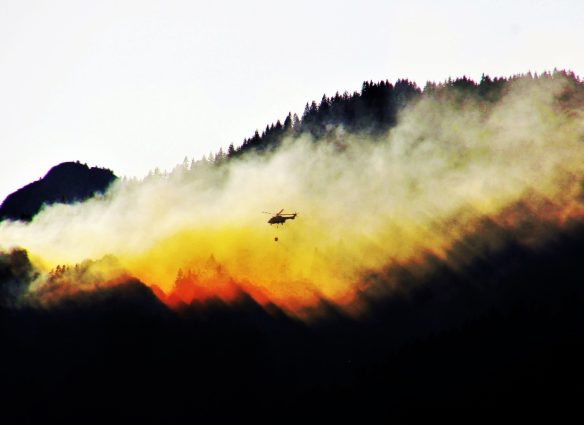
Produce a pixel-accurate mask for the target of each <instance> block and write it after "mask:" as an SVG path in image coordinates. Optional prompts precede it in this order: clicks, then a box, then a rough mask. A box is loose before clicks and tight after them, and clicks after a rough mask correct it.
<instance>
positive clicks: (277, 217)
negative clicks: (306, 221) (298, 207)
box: [262, 209, 298, 224]
mask: <svg viewBox="0 0 584 425" xmlns="http://www.w3.org/2000/svg"><path fill="white" fill-rule="evenodd" d="M283 211H284V209H281V210H280V211H278V212H277V213H271V212H266V211H262V212H263V213H264V214H272V217H271V218H270V219H269V220H268V223H269V224H284V223H285V222H286V220H294V219H295V218H296V216H297V215H298V213H292V214H282V212H283Z"/></svg>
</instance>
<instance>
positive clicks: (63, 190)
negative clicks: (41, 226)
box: [0, 162, 117, 221]
mask: <svg viewBox="0 0 584 425" xmlns="http://www.w3.org/2000/svg"><path fill="white" fill-rule="evenodd" d="M116 178H117V177H116V176H115V174H114V173H113V172H112V171H111V170H108V169H106V168H97V167H92V168H89V167H88V166H87V165H86V164H80V163H79V162H63V163H62V164H59V165H56V166H54V167H53V168H51V169H50V170H49V172H48V173H47V174H46V175H45V176H44V177H43V178H42V179H39V180H37V181H36V182H33V183H30V184H27V185H26V186H24V187H22V188H20V189H19V190H17V191H16V192H14V193H12V194H10V195H8V197H6V199H5V200H4V202H3V203H2V204H1V205H0V221H2V220H7V219H9V220H22V221H30V220H32V218H33V217H34V216H35V215H36V214H37V213H38V212H39V211H40V210H41V208H42V207H43V205H51V204H54V203H66V204H70V203H73V202H81V201H84V200H86V199H89V198H91V197H92V196H94V195H95V194H96V193H103V192H105V191H106V189H107V188H108V187H109V185H110V184H111V183H112V182H113V181H114V180H115V179H116Z"/></svg>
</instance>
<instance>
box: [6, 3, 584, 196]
mask: <svg viewBox="0 0 584 425" xmlns="http://www.w3.org/2000/svg"><path fill="white" fill-rule="evenodd" d="M583 41H584V1H581V0H564V1H562V0H553V1H546V0H543V1H537V0H533V1H526V0H515V1H514V0H508V1H502V0H501V1H499V0H484V1H483V0H479V1H468V0H467V1H463V0H460V1H457V0H444V1H430V0H426V1H424V0H406V1H401V0H394V1H391V0H388V1H381V0H377V1H376V0H356V1H341V0H335V1H316V0H308V1H305V0H296V1H286V2H281V1H274V0H272V1H267V0H266V1H263V0H246V1H217V0H215V1H207V2H203V1H194V0H191V1H187V0H127V1H124V0H100V1H93V0H86V1H81V0H78V1H73V0H47V1H32V0H0V202H1V201H2V200H3V199H4V197H5V196H7V195H8V194H9V193H10V192H13V191H14V190H16V189H18V188H19V187H21V186H23V185H24V184H27V183H29V182H31V181H34V180H37V179H38V178H40V177H41V176H42V175H44V174H45V173H46V171H48V169H49V168H50V167H52V166H54V165H56V164H58V163H60V162H63V161H68V160H80V161H81V162H87V163H88V164H89V165H92V166H93V165H98V166H104V167H108V168H111V169H113V170H114V172H116V174H117V175H118V176H124V175H126V176H138V177H142V176H143V175H145V174H146V173H147V172H148V171H149V170H151V169H154V167H157V166H158V167H160V168H161V169H171V168H172V167H173V166H174V165H176V164H177V163H179V162H181V161H182V159H183V158H184V157H185V156H188V157H189V158H191V157H195V158H197V159H198V158H200V157H201V156H202V155H203V154H208V153H209V152H211V151H212V152H216V151H217V150H218V149H219V148H220V147H223V148H226V147H227V146H228V145H229V143H234V144H235V145H238V144H240V143H241V142H242V140H243V138H244V137H247V136H251V135H252V134H253V132H254V131H255V129H256V128H257V129H259V130H260V131H261V130H262V129H264V128H265V126H266V124H269V123H272V122H275V121H276V120H277V119H283V118H284V117H285V116H286V114H287V113H288V111H292V112H297V113H298V114H299V115H300V114H301V113H302V111H303V109H304V104H305V103H306V102H307V101H312V100H317V101H318V100H320V98H321V97H322V95H323V93H326V94H327V95H332V94H334V93H335V92H336V91H339V92H343V91H344V90H348V91H349V92H352V91H354V90H359V89H360V87H361V83H362V82H363V81H364V80H374V81H376V80H381V79H384V80H385V79H388V80H390V81H391V82H395V80H396V79H398V78H409V79H410V80H415V81H416V82H417V83H418V84H419V85H420V86H421V87H423V85H424V84H425V82H426V81H427V80H433V81H443V80H445V79H447V78H448V77H449V76H451V77H453V78H454V77H459V76H462V75H467V76H470V77H472V78H474V79H480V76H481V74H482V73H483V72H484V73H486V74H489V75H491V76H502V75H503V76H508V75H510V74H513V73H521V72H527V71H530V70H531V71H536V72H541V71H544V70H552V69H553V68H554V67H557V68H558V69H564V68H566V69H571V70H573V71H574V72H576V74H578V75H580V76H584V54H583V52H584V44H583Z"/></svg>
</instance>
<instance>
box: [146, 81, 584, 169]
mask: <svg viewBox="0 0 584 425" xmlns="http://www.w3.org/2000/svg"><path fill="white" fill-rule="evenodd" d="M557 78H565V79H567V80H568V81H569V82H570V84H571V88H572V89H573V90H571V94H577V95H578V96H579V98H582V99H584V83H583V82H582V81H581V80H580V78H579V77H578V76H576V75H575V74H574V73H573V72H572V71H558V70H554V71H553V72H544V73H542V74H532V73H531V72H530V73H527V74H517V75H513V76H511V77H508V78H506V77H496V78H491V77H489V76H488V75H484V74H483V76H482V77H481V80H480V81H479V82H478V83H477V82H476V81H474V80H472V79H471V78H468V77H466V76H463V77H460V78H457V79H454V80H453V79H451V78H449V79H448V80H446V81H444V82H442V83H434V82H427V83H426V85H425V86H424V88H423V89H420V88H419V87H418V86H417V85H416V83H415V82H412V81H409V80H407V79H400V80H397V81H396V82H395V84H392V83H390V82H389V81H387V80H385V81H380V82H377V83H374V82H372V81H365V82H364V83H363V85H362V87H361V91H360V92H357V91H355V92H353V93H352V94H350V93H348V92H347V91H345V92H344V93H342V94H340V93H339V92H337V93H335V95H334V96H332V97H328V96H326V95H323V97H322V99H321V100H320V102H318V103H317V102H316V101H312V102H310V103H306V106H305V108H304V112H303V113H302V116H301V117H298V115H297V114H292V113H289V114H288V116H286V118H285V119H284V120H283V122H282V121H280V120H278V121H277V122H276V123H275V124H274V123H272V124H270V125H267V126H266V128H265V129H264V130H263V131H262V132H261V133H260V131H259V130H256V131H255V132H254V134H253V136H251V137H249V138H246V139H244V140H243V143H242V144H241V145H239V146H235V145H234V144H233V143H232V144H230V145H229V147H228V149H227V151H224V150H223V148H221V149H220V150H219V151H218V152H217V153H216V154H212V153H211V154H209V156H204V157H203V158H202V159H201V160H198V161H196V160H192V161H188V159H187V158H185V160H184V163H183V164H179V165H178V166H177V168H178V167H180V168H183V169H194V168H200V167H202V166H205V165H208V164H215V165H220V164H223V163H224V161H226V160H229V159H231V158H236V157H240V156H242V155H244V154H246V153H249V152H255V153H262V152H269V151H271V150H273V149H275V148H277V147H278V146H279V145H280V143H281V142H282V141H283V139H284V138H285V137H287V136H288V137H298V136H299V135H300V134H310V135H312V136H313V137H315V138H323V137H326V136H327V135H328V134H329V133H330V132H331V131H332V130H334V129H335V128H337V127H338V126H343V128H344V130H345V131H347V132H350V133H367V134H380V133H382V132H384V131H387V130H388V129H390V128H392V127H393V126H395V125H396V123H397V116H398V113H399V112H400V110H402V109H403V108H404V107H406V106H407V105H408V104H410V103H411V102H413V101H416V100H418V99H420V98H422V97H425V96H437V97H440V96H448V97H450V98H456V97H457V98H458V99H459V100H461V101H462V100H463V99H468V98H473V99H475V100H477V101H482V102H487V103H495V102H497V101H498V100H499V99H500V98H501V97H502V96H503V95H504V93H505V91H506V90H507V89H508V87H509V85H510V83H512V82H514V81H517V80H521V79H525V80H538V79H557ZM158 173H159V172H157V171H155V172H154V173H153V174H155V175H156V174H158Z"/></svg>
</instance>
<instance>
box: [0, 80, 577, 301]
mask: <svg viewBox="0 0 584 425" xmlns="http://www.w3.org/2000/svg"><path fill="white" fill-rule="evenodd" d="M566 90H568V82H567V81H566V80H563V79H559V78H555V79H535V80H533V79H525V80H522V79H519V80H517V81H514V82H513V83H511V84H510V89H509V91H508V93H506V95H505V96H503V97H502V99H501V100H500V101H499V102H497V103H496V104H491V103H488V102H484V101H479V100H476V99H474V98H471V97H464V96H462V97H461V95H457V94H456V93H454V92H453V93H451V94H448V93H447V94H443V95H436V96H432V95H428V96H424V97H422V98H421V99H420V100H419V101H417V102H415V103H412V104H410V105H409V106H408V107H407V108H406V109H405V110H403V111H402V113H401V116H400V117H399V122H398V125H397V126H396V127H394V128H393V129H391V130H390V131H389V132H387V133H385V134H383V135H375V136H365V135H355V134H350V133H347V132H345V131H344V130H343V128H342V127H337V128H335V129H332V130H331V131H330V133H329V135H328V136H326V137H325V139H324V140H314V139H313V138H312V137H310V136H308V135H301V136H299V137H293V136H290V137H288V138H287V139H286V140H284V142H283V143H282V145H281V147H280V148H279V149H278V150H277V151H276V152H273V153H270V154H268V155H263V156H254V155H246V156H244V157H242V158H238V159H234V160H231V161H228V162H226V163H224V164H222V165H220V166H211V165H209V166H204V165H203V166H199V167H197V169H193V170H188V169H177V170H176V171H175V172H173V173H172V174H170V175H168V176H156V175H155V176H151V177H148V178H146V179H144V180H143V181H140V182H135V181H120V182H117V183H116V184H115V185H114V186H113V187H112V188H111V189H110V190H109V191H108V193H106V194H105V195H104V196H103V197H99V198H95V199H92V200H89V201H86V202H84V203H80V204H75V205H53V206H50V207H47V208H46V209H45V210H44V211H43V212H42V213H41V214H39V215H38V216H37V217H35V219H34V220H33V221H32V222H31V223H29V224H25V223H15V222H4V223H2V224H0V243H1V246H0V248H2V249H10V248H14V247H23V248H26V249H27V250H28V251H29V253H30V257H31V260H32V262H33V264H34V265H35V267H36V268H37V269H38V270H40V271H42V272H43V273H42V274H41V276H40V277H39V278H38V279H37V280H36V281H35V282H34V284H33V285H32V286H31V289H30V296H31V297H33V298H34V297H40V298H42V297H44V296H45V295H43V294H47V293H54V291H50V290H48V289H47V285H50V284H51V282H53V283H54V282H55V279H57V280H59V281H60V282H61V286H62V287H63V285H64V286H67V285H72V286H75V285H77V286H78V287H79V288H83V287H87V288H88V290H92V289H91V288H93V287H94V286H92V285H93V284H89V283H87V282H94V281H95V276H99V280H100V282H102V283H107V282H119V281H121V277H123V278H126V277H128V276H133V277H136V278H138V279H139V280H141V281H143V282H144V283H146V284H147V285H150V286H153V287H155V292H156V293H157V294H158V295H159V296H160V297H161V298H162V299H164V300H165V301H167V302H169V303H170V304H173V303H176V302H179V301H183V302H190V301H191V300H192V299H204V298H206V297H213V296H218V297H220V298H223V299H225V300H229V299H231V298H233V297H234V296H235V294H236V293H237V292H238V291H239V290H241V291H244V292H246V293H248V294H250V295H251V296H252V297H253V298H254V299H255V300H256V301H257V302H260V303H268V302H271V303H275V304H276V305H279V306H280V307H283V308H285V309H288V310H289V311H297V310H299V309H301V308H304V307H310V306H314V305H317V304H318V302H319V301H320V300H321V299H325V300H327V301H329V302H332V303H335V304H338V305H341V306H346V307H348V308H350V306H351V305H352V303H353V301H354V299H355V296H356V294H357V293H358V292H359V291H360V290H362V288H363V283H362V281H363V279H362V277H363V276H364V275H366V274H368V273H371V272H375V271H379V270H382V269H385V268H386V267H388V266H391V265H395V266H399V265H404V264H409V263H412V262H416V261H417V260H419V259H420V258H422V257H423V256H424V255H426V254H427V253H428V252H431V253H432V254H433V255H436V256H437V257H438V258H446V256H447V253H448V250H449V249H450V248H451V247H452V246H453V245H454V244H455V243H457V242H458V241H460V240H461V239H462V238H464V236H465V235H468V234H469V233H473V232H476V231H477V229H479V228H480V226H479V224H480V223H481V220H484V219H485V218H490V219H492V220H495V221H496V222H497V223H499V224H500V225H501V226H502V227H503V228H505V229H507V230H508V231H509V232H511V233H517V234H518V235H520V236H521V235H522V236H521V242H522V243H525V244H537V243H538V241H539V240H540V239H541V240H544V239H545V237H546V232H545V229H546V228H547V227H546V226H548V225H549V223H552V224H553V225H554V226H560V227H561V226H562V225H563V224H564V223H565V222H566V221H567V220H570V219H573V218H577V217H582V215H583V214H584V209H583V207H582V202H581V201H582V183H581V182H582V177H583V172H584V169H583V168H584V149H583V146H582V143H583V138H584V120H583V118H584V116H583V114H584V105H582V104H581V103H575V104H569V103H568V104H566V102H561V99H562V96H564V95H565V93H566ZM282 208H284V209H285V210H286V212H298V213H299V215H298V217H297V218H296V219H295V220H294V221H288V222H286V224H285V225H283V226H282V227H281V228H275V227H272V226H269V225H267V224H266V220H267V219H268V218H269V217H268V216H263V215H261V212H262V211H266V210H267V211H279V210H280V209H282ZM526 218H528V221H530V222H531V223H532V224H533V223H535V224H534V225H533V226H532V228H533V229H536V230H534V232H531V233H530V234H529V235H527V234H525V233H521V232H520V231H519V230H520V229H519V227H520V226H519V225H520V224H521V223H524V222H525V220H526ZM548 227H549V226H548ZM540 228H541V229H540ZM537 229H540V230H537ZM276 237H277V238H278V240H277V241H275V238H276ZM489 238H491V239H489ZM493 238H495V239H496V238H497V236H492V235H491V236H490V235H485V239H486V240H487V241H488V243H487V245H489V246H490V247H493V246H496V245H497V241H496V240H492V239H493ZM461 255H462V257H464V256H465V255H468V256H476V255H480V252H477V251H476V250H469V251H468V252H467V253H462V254H461ZM110 256H113V257H114V258H115V267H114V266H112V261H114V260H111V258H112V257H110ZM104 257H105V258H106V260H102V259H103V258H104ZM108 259H109V260H108ZM87 260H91V262H90V263H87V262H86V263H85V265H84V266H81V268H82V269H83V270H85V271H84V272H83V273H81V272H79V266H77V268H75V264H82V263H83V262H84V261H87ZM95 260H98V261H95ZM460 261H464V258H462V259H460ZM58 265H68V268H67V269H61V268H60V269H59V273H58V274H59V276H57V277H55V268H56V267H57V266H58ZM51 270H53V271H52V272H50V271H51ZM88 270H89V271H88ZM88 276H90V277H91V278H90V277H88ZM65 292H67V291H65ZM173 297H174V298H173Z"/></svg>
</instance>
